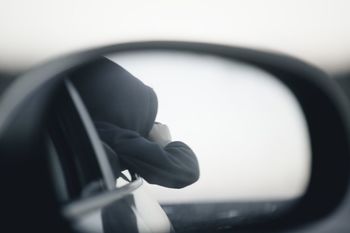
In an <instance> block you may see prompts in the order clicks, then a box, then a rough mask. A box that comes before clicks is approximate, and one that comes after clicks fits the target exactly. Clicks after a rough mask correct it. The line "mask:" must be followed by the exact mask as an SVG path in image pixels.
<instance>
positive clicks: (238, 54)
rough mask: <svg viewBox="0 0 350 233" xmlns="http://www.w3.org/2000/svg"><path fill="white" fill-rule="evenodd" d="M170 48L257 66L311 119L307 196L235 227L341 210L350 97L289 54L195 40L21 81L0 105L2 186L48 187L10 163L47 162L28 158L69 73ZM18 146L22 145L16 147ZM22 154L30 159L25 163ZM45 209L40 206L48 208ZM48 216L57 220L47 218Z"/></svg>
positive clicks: (87, 54)
mask: <svg viewBox="0 0 350 233" xmlns="http://www.w3.org/2000/svg"><path fill="white" fill-rule="evenodd" d="M164 49H166V50H173V51H187V52H195V53H202V54H211V55H216V56H221V57H224V58H226V59H234V60H237V61H241V62H244V63H247V64H251V65H254V66H257V67H259V68H260V69H263V70H265V71H266V72H269V73H271V74H273V75H274V76H275V77H277V78H278V79H279V80H280V81H281V82H283V83H284V84H285V85H286V86H287V87H288V88H289V89H290V90H291V91H292V92H293V93H294V94H295V96H296V97H297V99H298V101H299V103H300V104H301V107H302V109H303V112H304V114H305V117H306V120H307V123H308V127H309V132H310V138H311V148H312V166H311V177H310V182H309V185H308V188H307V190H306V192H305V194H304V196H303V197H302V198H301V199H300V200H299V201H298V203H297V204H296V205H295V206H293V207H292V208H291V210H290V211H288V212H287V213H285V214H283V215H280V216H277V219H274V220H273V221H271V220H268V221H263V222H261V223H259V224H258V223H252V224H248V225H241V226H235V227H237V228H238V229H259V230H260V231H263V230H264V229H265V230H270V229H285V228H289V227H297V226H298V225H301V224H306V223H310V222H313V221H317V220H319V219H321V218H323V217H325V216H327V215H328V214H330V213H331V212H332V211H334V210H335V209H336V208H337V207H338V205H339V204H340V203H341V201H342V200H343V198H344V196H345V194H346V193H347V191H348V184H349V172H350V167H349V166H350V163H349V132H350V124H349V119H350V114H349V112H348V109H347V99H346V97H345V96H344V95H343V93H342V91H341V90H340V89H339V87H338V86H337V85H336V84H335V83H334V81H333V80H331V79H330V78H329V77H328V75H327V74H325V73H324V72H323V71H321V70H319V69H318V68H316V67H314V66H312V65H309V64H306V63H305V62H302V61H300V60H298V59H295V58H292V57H289V56H285V55H281V54H275V53H272V52H263V51H256V50H252V49H245V48H237V47H231V46H225V45H215V44H206V43H193V42H158V41H155V42H138V43H125V44H118V45H112V46H107V47H102V48H97V49H91V50H88V51H83V52H78V53H75V54H71V55H67V56H64V57H60V58H57V59H55V60H52V61H50V62H48V63H46V64H43V65H41V66H38V67H36V68H34V69H32V70H30V71H28V72H27V73H25V74H23V75H21V76H20V77H18V78H17V80H16V81H15V82H13V83H12V84H11V85H10V87H9V88H8V89H7V90H6V92H5V93H4V94H3V95H2V99H1V102H0V112H1V117H0V154H2V155H6V156H4V162H1V163H0V164H1V165H0V166H1V169H0V170H2V171H4V172H6V173H8V174H9V176H7V178H5V179H7V181H4V184H8V185H9V186H11V185H10V184H9V179H10V180H11V182H15V183H20V181H21V180H22V178H23V177H27V179H35V180H37V181H38V187H39V184H40V181H42V182H44V183H45V184H48V181H47V180H45V179H44V177H42V176H40V175H38V174H34V173H30V170H29V169H23V170H19V171H18V173H16V174H13V172H10V169H11V168H10V167H9V165H8V164H9V163H8V162H9V161H11V160H13V159H14V158H16V159H18V160H19V161H25V160H27V159H28V158H29V159H30V160H31V164H42V163H41V162H40V163H37V162H38V161H40V159H42V157H40V156H45V153H44V152H42V153H39V155H40V156H34V152H29V154H28V151H33V148H34V149H35V150H36V151H41V150H37V149H38V148H40V141H39V139H38V140H33V138H37V137H39V136H40V137H41V135H42V133H43V132H42V128H40V123H41V120H42V119H44V118H45V117H46V114H47V112H48V109H49V106H50V103H51V99H52V98H53V96H54V93H55V90H57V88H58V86H60V85H62V83H63V80H64V78H65V74H67V72H70V71H72V70H74V69H77V68H79V67H80V66H81V65H83V64H85V63H86V62H89V61H91V60H93V59H95V58H96V57H98V56H102V55H104V54H108V53H119V52H127V51H147V50H164ZM33 101H35V104H33V103H34V102H33ZM29 122H30V123H29ZM19 144H21V145H23V147H18V145H19ZM24 154H26V157H27V158H24V156H23V155H24ZM10 155H11V156H10ZM12 165H13V164H12ZM41 167H43V165H42V166H41ZM13 169H16V168H15V167H13ZM31 176H32V177H31ZM11 187H12V186H11ZM22 189H23V187H14V188H13V189H11V192H15V193H16V194H15V195H12V198H16V199H23V198H24V200H26V199H27V198H26V197H23V196H22V195H21V194H20V193H21V192H20V191H21V190H22ZM38 190H42V189H41V188H38V189H35V188H33V189H32V190H31V191H30V192H31V194H32V195H28V197H34V200H35V198H36V192H39V191H38ZM9 191H10V190H9ZM9 191H6V192H9ZM8 194H9V196H11V194H10V193H8ZM48 194H50V195H51V193H48ZM39 196H40V195H39ZM39 196H38V197H39ZM38 197H37V198H38ZM50 197H51V198H54V197H53V196H50ZM46 198H48V196H47V197H46ZM24 200H23V201H24ZM47 200H48V201H49V199H47ZM27 201H28V202H27V204H26V202H24V204H23V206H21V209H26V206H27V207H29V209H31V208H30V207H33V206H31V204H30V203H33V202H34V203H35V201H33V200H29V199H28V200H27ZM37 201H39V199H37ZM37 203H39V202H37ZM50 203H51V202H50ZM3 206H4V208H5V210H6V211H7V210H12V209H13V206H10V205H9V204H7V203H4V205H3ZM49 206H52V205H48V206H47V208H49ZM45 207H46V206H42V208H43V210H44V209H45ZM5 210H4V211H5ZM12 211H13V210H12ZM43 213H49V211H48V210H46V211H43ZM49 216H51V215H47V216H45V218H49ZM52 217H56V215H52ZM13 222H15V220H13Z"/></svg>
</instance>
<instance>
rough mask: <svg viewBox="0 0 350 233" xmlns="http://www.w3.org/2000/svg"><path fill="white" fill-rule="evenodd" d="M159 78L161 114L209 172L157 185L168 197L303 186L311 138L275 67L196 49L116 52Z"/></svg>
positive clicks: (216, 196)
mask: <svg viewBox="0 0 350 233" xmlns="http://www.w3.org/2000/svg"><path fill="white" fill-rule="evenodd" d="M108 57H109V58H110V59H111V60H113V61H115V62H117V63H118V64H120V65H121V66H123V67H124V68H125V69H126V70H128V71H129V72H131V73H132V74H133V75H134V76H135V77H137V78H139V79H141V80H142V81H143V82H144V83H145V84H147V85H149V86H151V87H152V88H153V89H154V90H155V92H156V93H157V96H158V102H159V108H158V115H157V121H159V122H162V123H165V124H167V125H168V126H169V128H170V131H171V133H172V137H173V140H180V141H184V142H185V143H187V144H188V145H190V146H191V148H192V149H193V150H194V152H195V153H196V154H197V157H198V161H199V166H200V170H201V176H200V179H199V181H198V182H196V183H195V184H193V185H190V186H188V187H186V188H183V189H168V188H163V187H160V186H149V190H150V191H152V192H153V193H154V196H155V197H157V199H158V200H160V201H162V202H202V201H232V200H234V201H240V200H281V199H288V198H293V197H294V198H295V197H297V196H299V195H300V194H303V191H304V189H305V186H306V184H307V182H308V178H309V172H310V168H309V166H310V159H311V155H310V154H311V152H310V150H311V149H310V142H309V136H308V130H307V125H306V122H305V119H304V115H303V113H302V110H301V108H300V106H299V104H298V102H297V100H296V99H295V97H294V95H293V94H292V93H291V92H290V91H289V89H288V88H286V87H285V86H284V85H283V84H282V83H280V82H279V81H278V80H277V79H275V78H274V77H273V76H271V75H270V74H268V73H266V72H264V71H262V70H259V69H257V68H255V67H253V66H249V65H246V64H243V63H236V62H232V61H229V60H225V59H222V58H217V57H212V56H203V55H198V54H197V55H196V54H188V53H173V52H172V53H169V52H168V53H166V52H153V53H152V52H148V53H129V54H118V55H115V56H108Z"/></svg>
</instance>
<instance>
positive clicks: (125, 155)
mask: <svg viewBox="0 0 350 233" xmlns="http://www.w3.org/2000/svg"><path fill="white" fill-rule="evenodd" d="M95 125H96V127H97V129H98V132H99V134H100V137H101V139H102V140H103V141H105V142H106V143H107V144H108V145H110V146H111V147H112V149H113V150H115V151H116V152H117V154H118V156H119V159H120V160H121V161H122V163H123V164H124V166H126V167H127V168H129V169H130V170H132V171H135V172H136V173H138V174H139V175H140V176H141V177H143V178H144V179H145V180H147V181H148V182H149V183H152V184H158V185H162V186H166V187H170V188H181V187H184V186H187V185H189V184H192V183H193V182H195V181H196V180H197V179H198V170H199V169H198V163H197V159H196V156H195V154H194V153H193V151H192V150H191V149H190V148H189V147H188V146H187V145H186V144H185V143H183V142H179V141H175V142H171V143H169V144H168V145H166V146H165V147H164V148H162V147H161V146H160V145H158V144H157V143H155V142H152V141H149V140H147V139H146V138H144V137H142V136H141V135H140V134H138V133H137V132H135V131H131V130H127V129H122V128H119V127H117V126H114V125H111V124H108V123H105V122H96V123H95Z"/></svg>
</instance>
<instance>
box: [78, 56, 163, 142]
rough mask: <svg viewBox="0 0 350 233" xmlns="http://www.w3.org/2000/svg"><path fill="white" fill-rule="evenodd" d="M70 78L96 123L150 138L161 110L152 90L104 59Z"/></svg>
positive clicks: (81, 69) (87, 66)
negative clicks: (102, 123)
mask: <svg viewBox="0 0 350 233" xmlns="http://www.w3.org/2000/svg"><path fill="white" fill-rule="evenodd" d="M71 77H72V79H73V82H74V84H75V86H76V88H77V89H78V91H79V93H80V95H81V97H82V99H83V101H84V103H85V105H86V107H87V109H88V111H89V113H90V115H91V117H92V119H93V121H104V122H108V123H111V124H114V125H117V126H119V127H121V128H124V129H129V130H134V131H136V132H138V133H140V134H141V135H142V136H144V137H146V136H147V135H148V133H149V132H150V130H151V128H152V126H153V124H154V121H155V118H156V115H157V109H158V101H157V96H156V94H155V92H154V91H153V89H152V88H150V87H149V86H147V85H145V84H144V83H143V82H141V81H140V80H139V79H137V78H136V77H134V76H133V75H132V74H130V73H129V72H128V71H126V70H125V69H123V68H122V67H121V66H119V65H118V64H116V63H114V62H113V61H111V60H109V59H107V58H104V57H103V58H100V59H98V60H95V61H93V62H90V63H88V64H86V65H84V66H82V67H81V68H79V69H78V70H76V71H74V72H73V73H72V75H71Z"/></svg>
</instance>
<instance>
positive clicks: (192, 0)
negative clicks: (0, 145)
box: [0, 0, 350, 72]
mask: <svg viewBox="0 0 350 233" xmlns="http://www.w3.org/2000/svg"><path fill="white" fill-rule="evenodd" d="M0 6H1V7H0V51H1V53H0V68H2V69H4V68H6V69H8V70H11V69H16V68H17V69H18V68H19V67H20V68H26V67H29V66H30V65H33V64H37V63H39V62H42V61H44V60H46V59H48V58H51V57H53V56H56V55H59V54H62V53H66V52H71V51H76V50H79V49H84V48H89V47H94V46H100V45H106V44H112V43H118V42H126V41H139V40H154V39H155V40H159V39H165V40H193V41H205V42H214V43H224V44H230V45H243V46H248V47H254V48H263V49H269V50H274V51H281V52H285V53H288V54H292V55H295V56H297V57H300V58H302V59H304V60H307V61H309V62H311V63H313V64H317V65H319V66H321V67H322V68H324V69H327V71H329V72H334V71H337V70H344V69H348V68H349V65H350V14H349V9H350V1H348V0H306V1H305V0H283V1H281V0H263V1H262V0H239V1H238V0H220V1H217V0H148V1H137V0H127V1H121V0H98V1H96V0H59V1H47V0H25V1H23V0H0Z"/></svg>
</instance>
